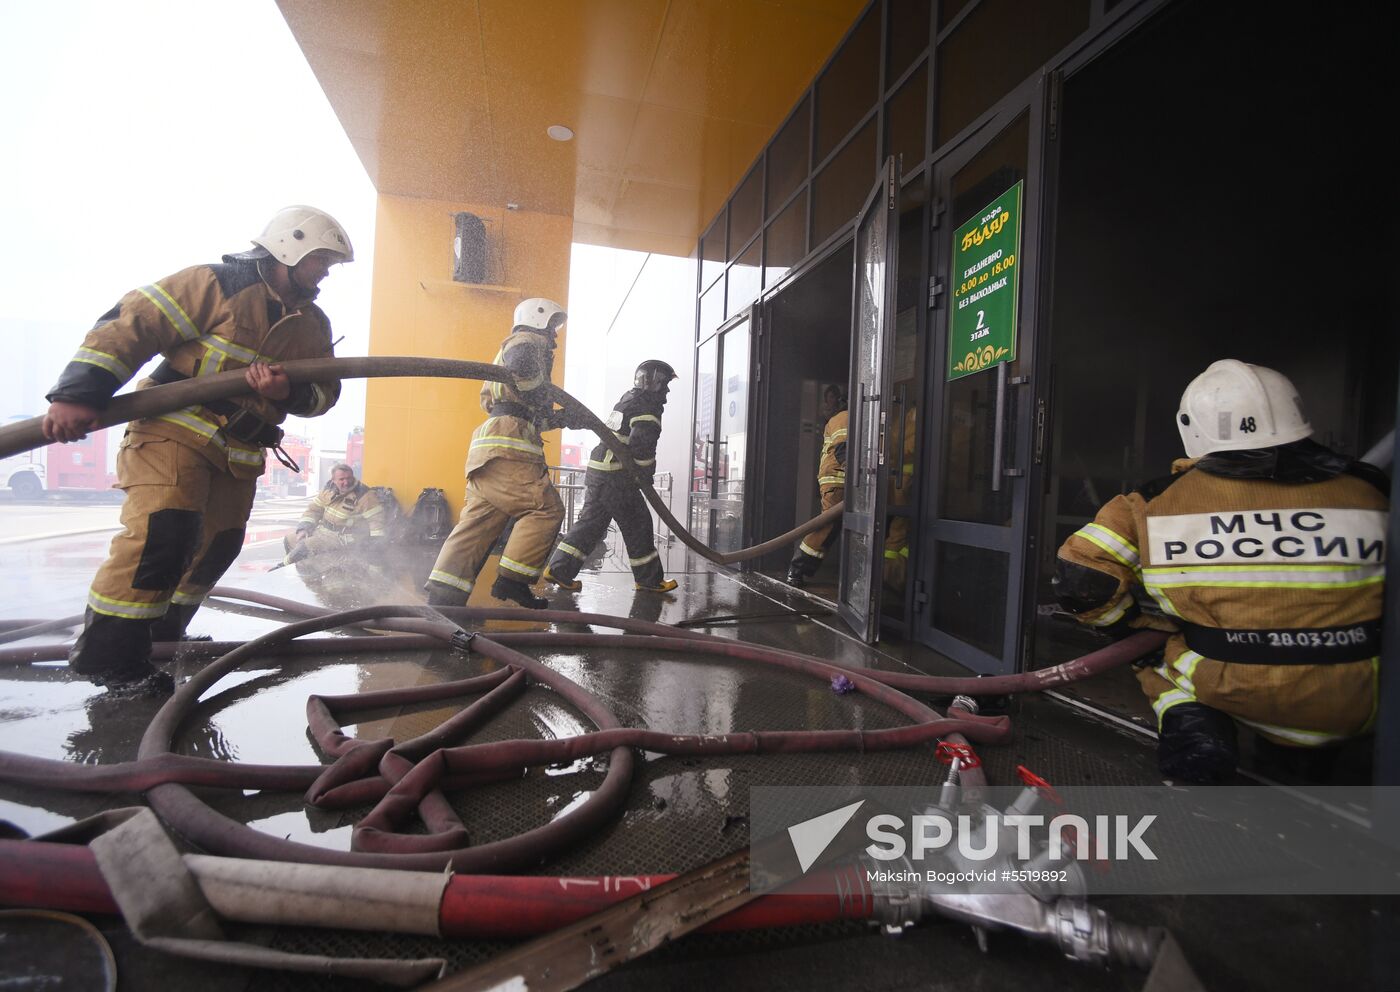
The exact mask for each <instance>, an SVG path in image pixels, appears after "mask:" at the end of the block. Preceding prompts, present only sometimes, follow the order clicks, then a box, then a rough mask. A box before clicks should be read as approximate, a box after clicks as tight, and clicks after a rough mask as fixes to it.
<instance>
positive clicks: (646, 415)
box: [544, 359, 676, 592]
mask: <svg viewBox="0 0 1400 992" xmlns="http://www.w3.org/2000/svg"><path fill="white" fill-rule="evenodd" d="M674 378H676V372H675V370H674V369H672V368H671V366H669V365H667V364H666V363H665V362H661V361H657V360H655V359H651V360H650V361H645V362H643V363H642V364H640V365H638V366H637V371H636V372H635V373H634V375H633V378H632V388H631V389H629V390H627V392H625V393H623V394H622V398H621V399H619V400H618V401H617V403H616V404H615V405H614V406H613V411H612V415H611V416H610V417H609V418H608V426H609V427H611V428H612V429H613V432H614V433H615V434H616V435H617V439H618V440H619V441H621V442H622V443H623V444H625V445H627V448H628V452H629V453H630V454H631V456H632V460H633V461H634V462H636V463H637V467H638V468H640V469H642V470H643V471H645V472H651V471H654V470H655V468H656V443H657V441H659V440H660V439H661V412H662V410H664V409H665V408H666V394H667V393H668V392H669V391H670V388H671V380H672V379H674ZM638 481H639V480H635V479H632V478H630V477H629V475H628V473H627V472H625V471H624V470H623V466H622V464H621V463H620V462H619V461H617V459H616V457H615V456H614V455H613V453H612V451H611V450H609V448H608V446H607V445H605V444H603V443H602V442H601V441H600V442H599V443H598V445H597V446H596V447H594V449H593V451H592V453H591V454H590V455H589V456H588V470H587V472H585V473H584V477H583V483H584V504H583V512H582V513H580V514H579V518H578V521H577V522H576V523H575V524H574V526H573V527H572V528H570V530H569V532H568V533H567V534H565V535H564V537H563V538H562V539H561V540H560V541H559V544H558V546H557V547H556V548H555V549H554V555H553V557H551V558H550V560H549V566H548V567H547V568H546V569H545V572H544V577H545V578H546V579H548V580H549V581H550V582H553V583H554V584H555V585H557V586H560V587H561V588H564V589H568V590H571V591H575V592H576V591H577V590H579V589H580V588H582V583H580V582H579V581H578V580H577V578H576V576H577V575H578V570H579V569H580V568H581V567H583V563H584V561H585V560H586V559H587V558H588V556H589V555H590V554H591V553H592V552H593V549H594V548H595V547H597V545H598V542H599V541H601V540H602V539H603V538H604V536H605V535H606V534H607V532H608V525H609V524H610V523H612V521H614V520H616V521H617V526H618V529H619V530H621V531H622V540H623V543H625V544H626V545H627V564H629V565H631V566H632V575H633V577H634V578H635V579H636V587H637V588H638V589H640V590H643V591H645V592H670V591H671V590H672V589H674V588H676V580H675V579H668V578H666V577H665V573H664V572H663V571H662V568H661V556H660V555H659V554H657V551H656V539H655V537H654V536H653V535H652V527H651V512H650V511H649V510H648V509H647V505H646V500H645V499H644V498H643V497H642V494H641V492H640V491H639V490H638V489H637V485H638ZM644 484H648V485H649V484H650V480H647V482H646V483H644Z"/></svg>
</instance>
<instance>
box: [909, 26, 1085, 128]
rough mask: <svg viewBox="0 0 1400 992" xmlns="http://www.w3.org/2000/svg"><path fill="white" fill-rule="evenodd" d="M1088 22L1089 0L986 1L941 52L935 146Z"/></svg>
mask: <svg viewBox="0 0 1400 992" xmlns="http://www.w3.org/2000/svg"><path fill="white" fill-rule="evenodd" d="M1012 26H1014V28H1015V30H1010V28H1011V27H1012ZM1088 26H1089V0H1040V2H1038V3H1025V2H1024V0H982V3H981V4H979V5H978V7H977V9H976V10H974V11H973V12H972V13H971V14H969V15H968V17H967V19H966V20H965V21H963V22H962V24H960V25H958V29H957V30H956V31H954V32H953V35H952V37H950V38H949V39H948V40H947V41H945V42H944V43H943V45H942V47H941V48H940V50H939V59H938V141H937V143H936V144H935V145H934V147H935V148H936V147H938V146H939V145H942V144H943V142H945V141H947V140H948V139H949V138H951V137H953V136H954V135H955V134H957V133H958V132H959V131H961V130H962V129H963V128H964V127H966V126H967V125H968V124H971V123H972V121H973V120H974V119H975V118H976V117H977V115H978V114H980V113H982V112H983V111H984V110H986V109H987V108H988V107H990V106H991V105H992V104H994V103H996V102H997V101H998V100H1000V99H1001V98H1002V97H1003V96H1005V95H1006V94H1007V92H1009V91H1010V90H1011V89H1012V88H1013V87H1015V86H1016V84H1018V83H1020V82H1021V81H1022V80H1023V79H1025V78H1026V77H1027V76H1029V75H1030V74H1031V73H1032V72H1034V71H1035V70H1036V69H1038V68H1040V66H1041V65H1042V64H1043V63H1044V62H1045V60H1046V59H1048V58H1049V57H1050V56H1051V55H1054V54H1055V53H1056V52H1058V51H1059V50H1060V49H1061V48H1064V47H1065V45H1067V44H1069V43H1070V42H1071V41H1072V40H1074V38H1076V37H1077V36H1078V35H1079V34H1080V33H1081V32H1082V31H1084V29H1085V28H1087V27H1088Z"/></svg>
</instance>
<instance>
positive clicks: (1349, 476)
mask: <svg viewBox="0 0 1400 992" xmlns="http://www.w3.org/2000/svg"><path fill="white" fill-rule="evenodd" d="M1177 427H1178V429H1179V430H1180V432H1181V439H1182V442H1183V443H1184V444H1185V447H1186V454H1187V456H1188V457H1187V458H1186V459H1179V460H1178V461H1177V462H1176V463H1175V464H1174V465H1173V472H1174V474H1173V475H1172V476H1170V477H1169V478H1166V479H1162V480H1159V481H1157V482H1154V483H1150V484H1148V485H1147V486H1144V487H1143V488H1142V489H1141V490H1140V491H1138V492H1132V493H1128V494H1127V495H1125V496H1116V497H1114V498H1113V499H1112V500H1110V501H1109V502H1108V503H1107V504H1106V505H1105V506H1104V507H1103V508H1102V509H1101V510H1100V511H1099V513H1098V515H1097V516H1096V517H1095V518H1094V522H1093V523H1091V524H1088V525H1087V526H1085V527H1082V528H1080V530H1078V531H1077V532H1076V533H1075V534H1073V535H1071V537H1070V538H1069V539H1068V540H1067V541H1066V542H1065V543H1064V545H1063V546H1062V547H1061V548H1060V552H1059V568H1058V574H1057V576H1056V579H1055V586H1056V592H1057V594H1058V596H1059V599H1060V602H1061V603H1062V604H1063V605H1064V606H1065V608H1066V609H1068V610H1069V611H1070V612H1072V613H1074V614H1076V616H1077V618H1078V619H1079V620H1080V621H1081V622H1083V623H1086V624H1090V625H1093V626H1096V627H1106V628H1124V627H1127V626H1130V625H1131V626H1144V625H1146V624H1145V622H1144V620H1143V619H1142V618H1140V617H1139V611H1138V605H1137V602H1136V601H1135V600H1134V598H1133V596H1132V591H1131V590H1132V588H1133V586H1134V585H1139V584H1140V585H1141V586H1143V587H1144V588H1145V590H1146V592H1147V593H1148V594H1149V595H1151V596H1152V598H1153V599H1154V600H1156V602H1157V603H1158V605H1159V606H1160V607H1161V608H1162V610H1163V612H1164V613H1166V614H1167V619H1168V620H1169V621H1170V626H1171V629H1172V630H1173V631H1174V632H1173V634H1172V637H1171V639H1170V640H1169V641H1168V642H1167V648H1166V653H1165V656H1164V658H1163V661H1162V663H1161V664H1159V665H1157V666H1156V667H1151V668H1143V669H1142V670H1141V671H1140V672H1139V673H1138V681H1139V682H1140V683H1141V684H1142V688H1143V691H1144V692H1146V693H1147V696H1148V698H1149V699H1150V700H1151V701H1152V708H1153V710H1154V711H1155V712H1156V714H1157V719H1158V722H1159V727H1160V737H1159V742H1158V764H1159V767H1160V768H1161V771H1162V774H1163V775H1164V776H1166V777H1167V778H1170V779H1172V780H1175V781H1183V782H1195V783H1215V782H1220V781H1222V780H1224V779H1226V778H1228V777H1229V776H1230V775H1232V774H1233V772H1234V768H1235V763H1236V759H1237V752H1236V742H1235V731H1236V728H1235V723H1236V722H1237V721H1238V722H1239V723H1242V724H1244V725H1245V726H1247V727H1249V728H1251V729H1253V730H1254V731H1255V732H1257V733H1258V734H1259V735H1260V737H1261V739H1262V740H1264V741H1267V742H1269V743H1268V744H1266V745H1265V747H1272V748H1273V749H1275V750H1278V751H1279V752H1281V753H1284V754H1292V755H1294V756H1301V755H1300V752H1299V750H1298V749H1325V748H1327V747H1328V746H1329V745H1334V744H1338V743H1340V742H1341V741H1344V740H1346V739H1347V738H1350V737H1353V736H1355V735H1358V734H1361V733H1363V732H1365V731H1366V730H1368V729H1369V726H1370V723H1371V719H1372V713H1373V712H1374V707H1375V705H1376V699H1377V697H1376V692H1377V657H1378V655H1379V653H1380V621H1381V602H1382V583H1383V582H1384V578H1385V566H1384V564H1383V563H1384V560H1385V535H1386V517H1387V506H1388V498H1387V495H1388V483H1387V480H1386V478H1385V476H1384V475H1382V474H1381V473H1380V471H1379V470H1377V469H1376V468H1374V467H1373V466H1370V465H1367V464H1365V463H1364V462H1357V461H1353V460H1351V459H1349V458H1347V457H1345V456H1343V455H1340V454H1337V453H1336V452H1333V451H1331V450H1329V449H1328V448H1325V447H1323V446H1322V445H1320V444H1318V443H1316V442H1315V441H1312V440H1311V439H1310V437H1311V434H1312V427H1311V425H1310V424H1309V423H1308V420H1307V417H1306V416H1305V415H1304V413H1303V407H1302V403H1301V401H1300V400H1299V398H1298V394H1297V391H1296V390H1295V389H1294V388H1293V385H1292V383H1290V382H1289V381H1288V379H1287V378H1285V377H1284V376H1283V375H1281V374H1280V373H1278V372H1275V371H1274V370H1273V369H1268V368H1263V367H1261V366H1255V365H1246V364H1245V363H1244V362H1239V361H1235V360H1233V359H1226V360H1223V361H1218V362H1216V363H1214V364H1213V365H1211V366H1210V368H1208V369H1206V371H1205V372H1203V373H1202V374H1201V375H1199V376H1197V377H1196V379H1194V380H1193V381H1192V382H1191V384H1190V385H1189V386H1187V388H1186V392H1185V394H1184V395H1183V396H1182V398H1181V408H1180V410H1179V411H1178V413H1177ZM1313 753H1314V754H1316V753H1317V752H1316V751H1313Z"/></svg>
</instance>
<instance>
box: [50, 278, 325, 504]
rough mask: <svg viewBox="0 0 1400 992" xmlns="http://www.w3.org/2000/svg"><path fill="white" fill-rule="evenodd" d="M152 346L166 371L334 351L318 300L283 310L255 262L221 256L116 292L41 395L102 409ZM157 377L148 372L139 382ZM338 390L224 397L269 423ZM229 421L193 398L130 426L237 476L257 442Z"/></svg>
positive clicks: (314, 412)
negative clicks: (236, 432)
mask: <svg viewBox="0 0 1400 992" xmlns="http://www.w3.org/2000/svg"><path fill="white" fill-rule="evenodd" d="M158 354H159V355H162V356H163V357H164V359H165V361H164V364H163V366H162V367H161V370H164V371H166V372H167V373H168V380H170V381H173V380H175V379H182V378H190V377H194V376H202V375H214V374H216V373H218V372H228V371H230V370H233V369H241V368H245V367H247V366H248V365H249V364H251V363H252V362H253V361H255V360H262V361H268V362H281V361H293V360H296V359H303V358H330V357H332V356H333V354H334V352H333V350H332V347H331V325H330V321H329V320H328V319H327V317H326V315H325V314H324V313H323V312H322V311H321V309H320V308H319V307H318V306H316V305H315V304H314V303H311V302H306V303H303V304H301V305H300V306H299V307H298V308H297V309H295V310H292V311H290V312H288V311H287V309H286V307H285V306H284V305H283V304H282V301H281V300H280V299H278V297H277V295H276V294H275V293H274V292H273V291H272V290H271V288H269V287H268V285H267V284H266V283H265V282H263V280H262V277H261V276H260V275H259V274H258V271H257V263H256V262H254V261H251V260H248V259H239V258H234V257H232V256H225V260H224V264H219V265H196V266H193V267H191V268H188V269H182V270H181V271H179V272H177V273H175V274H174V275H172V276H169V277H168V278H165V279H162V280H160V281H159V282H155V283H151V284H150V285H148V286H142V287H140V288H139V289H134V290H132V291H131V292H129V293H127V294H126V295H125V296H124V297H122V299H121V300H120V301H119V302H118V303H117V305H116V306H115V307H113V308H112V309H111V310H109V311H108V312H107V313H106V314H104V315H103V316H102V317H101V319H99V320H98V322H97V324H96V325H95V326H94V327H93V328H92V330H91V331H89V332H88V334H87V337H86V338H85V339H84V340H83V344H82V346H81V347H80V348H79V349H78V350H77V352H76V354H74V356H73V359H72V360H71V361H70V362H69V363H68V365H67V366H66V367H65V368H64V370H63V373H62V375H60V377H59V380H58V383H57V384H56V385H55V386H54V387H53V389H52V390H50V392H49V394H48V399H49V400H50V401H51V402H52V401H55V400H65V401H69V402H75V403H83V404H86V405H89V406H94V407H97V408H99V409H102V408H104V407H106V405H107V403H108V402H109V401H110V400H111V398H112V395H113V394H114V393H115V392H116V391H117V390H118V389H120V388H121V387H122V386H123V385H125V384H126V383H127V382H128V381H130V379H131V378H132V377H133V376H134V375H135V373H136V370H138V369H140V368H141V367H142V366H143V365H145V364H146V362H147V361H148V360H149V359H151V358H152V357H154V356H155V355H158ZM161 370H158V371H161ZM155 384H156V380H155V379H149V378H148V379H144V380H142V382H141V383H140V385H139V386H138V388H140V389H145V388H148V387H150V386H152V385H155ZM339 396H340V383H339V382H337V381H334V380H332V381H329V382H321V383H303V384H300V385H297V386H294V387H293V390H292V394H291V396H289V397H288V398H287V399H286V400H284V401H282V402H280V403H274V402H273V401H271V400H268V399H265V398H263V397H261V396H258V395H255V394H252V393H248V394H245V395H242V396H237V397H232V398H230V399H229V400H228V401H227V404H229V405H232V406H238V407H242V408H244V409H246V410H248V411H251V412H252V413H254V414H256V415H257V416H258V417H259V418H260V419H261V420H263V421H265V422H266V423H268V424H274V425H275V424H280V423H281V422H282V421H283V420H285V419H286V416H287V414H288V413H294V414H296V415H297V416H302V417H315V416H319V415H321V414H323V413H325V412H326V411H327V410H329V409H330V408H331V407H332V406H334V405H335V402H336V400H337V399H338V398H339ZM227 408H228V407H224V406H221V409H227ZM227 422H228V419H227V417H225V416H224V415H222V414H220V413H216V412H215V411H214V410H212V409H210V408H209V407H206V406H192V407H186V408H185V409H183V410H178V411H176V412H174V413H169V414H164V415H162V416H159V417H152V418H149V419H145V420H140V421H137V422H136V423H135V424H134V425H133V426H139V429H140V430H141V431H143V432H145V433H148V434H153V435H157V436H160V437H167V438H170V439H172V440H175V441H179V442H181V443H182V444H186V445H190V446H191V447H195V448H198V449H199V450H201V451H202V452H203V453H204V454H205V456H206V457H208V458H209V459H210V460H212V461H214V462H215V463H216V464H218V465H220V467H226V468H227V469H228V471H230V472H231V473H232V474H233V475H235V476H238V477H239V478H254V477H256V476H258V475H261V474H262V470H263V450H262V448H261V447H259V446H258V445H257V444H254V443H249V442H245V441H240V440H237V439H234V438H232V437H230V436H229V435H228V434H227V433H226V432H225V431H224V430H223V427H224V425H225V424H226V423H227Z"/></svg>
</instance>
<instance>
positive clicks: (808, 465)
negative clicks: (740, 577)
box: [753, 242, 852, 601]
mask: <svg viewBox="0 0 1400 992" xmlns="http://www.w3.org/2000/svg"><path fill="white" fill-rule="evenodd" d="M851 264H852V260H851V245H850V243H849V242H847V243H846V244H844V245H842V246H841V247H840V248H838V249H836V250H835V251H834V252H832V253H831V254H830V255H828V256H827V257H826V258H825V259H824V260H822V261H821V262H819V263H818V264H817V265H816V266H815V267H814V268H813V269H812V270H811V271H810V272H808V273H807V274H806V275H803V276H801V277H800V278H798V279H797V280H796V282H794V283H793V284H792V285H791V286H790V287H788V288H787V289H784V290H783V291H782V292H780V293H778V294H777V295H776V296H774V297H773V298H772V299H770V300H769V301H768V302H767V303H766V304H765V305H764V313H763V338H764V347H765V349H766V351H765V353H764V354H763V355H761V357H760V361H762V363H763V367H764V368H765V369H768V370H771V372H770V373H769V374H767V375H765V376H764V379H766V380H767V382H766V393H765V401H764V408H763V416H762V418H761V420H760V424H761V426H760V427H759V431H760V433H761V437H762V447H761V448H760V452H761V454H760V457H759V459H758V461H757V471H758V472H759V473H760V474H761V476H762V482H761V491H762V496H761V497H760V499H759V501H758V506H757V516H758V519H757V521H756V522H755V528H754V531H753V533H754V534H755V535H756V536H759V535H761V537H762V539H765V540H766V539H767V538H769V537H772V536H773V535H776V534H781V533H783V532H784V531H788V530H791V529H792V528H793V527H795V526H797V525H798V524H799V523H801V522H802V521H804V520H810V519H811V518H812V517H815V516H816V515H817V514H818V513H820V512H821V506H820V503H819V501H818V495H817V465H818V462H819V461H820V458H821V449H822V429H823V428H824V427H825V426H826V424H825V420H824V418H823V417H822V414H821V409H822V391H823V389H824V388H825V387H826V386H827V385H829V384H832V383H835V384H838V385H840V387H841V389H842V390H843V391H844V390H845V389H846V384H847V382H848V380H849V379H850V351H851V346H850V340H851ZM838 547H839V542H832V545H831V547H830V548H829V550H828V552H827V555H826V558H825V560H824V561H823V562H822V567H821V570H820V571H818V572H817V574H816V575H815V576H814V577H813V578H812V579H811V580H809V582H808V584H807V589H808V591H810V592H812V593H813V594H815V595H817V596H820V597H821V598H823V599H827V600H832V601H834V600H835V598H836V577H837V574H838V571H839V567H838V566H839V564H840V562H839V560H838V559H839V551H838ZM791 557H792V549H787V550H784V551H776V552H773V553H772V554H769V555H765V556H764V557H763V558H761V559H760V560H759V561H758V562H757V563H756V565H755V567H756V568H757V569H758V570H759V571H761V572H763V573H764V574H765V575H770V576H773V577H775V578H782V577H783V576H784V575H785V574H786V572H787V565H788V560H789V559H790V558H791Z"/></svg>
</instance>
